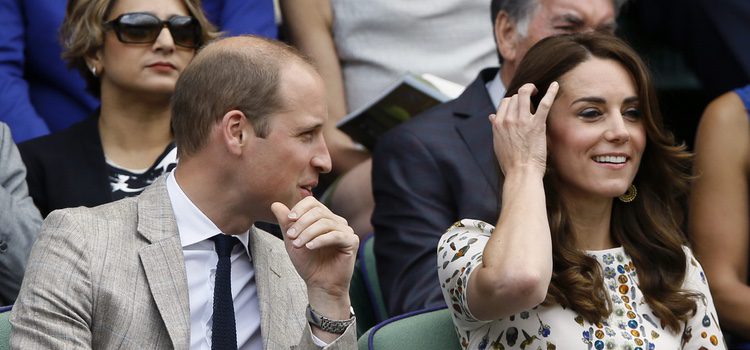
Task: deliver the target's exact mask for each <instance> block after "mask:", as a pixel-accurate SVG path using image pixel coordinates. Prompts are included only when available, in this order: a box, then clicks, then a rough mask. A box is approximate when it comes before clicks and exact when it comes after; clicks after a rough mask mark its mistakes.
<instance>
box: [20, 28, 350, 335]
mask: <svg viewBox="0 0 750 350" xmlns="http://www.w3.org/2000/svg"><path fill="white" fill-rule="evenodd" d="M172 115H173V118H172V128H173V131H174V134H175V142H176V143H177V149H178V154H179V164H178V166H177V168H176V169H175V170H174V171H173V172H172V173H169V174H167V175H166V176H165V177H163V178H161V179H160V180H159V181H157V182H156V183H154V184H153V185H152V186H151V187H149V188H148V189H146V190H145V191H144V192H143V193H142V194H141V195H140V196H139V197H136V198H128V199H124V200H121V201H118V202H114V203H109V204H105V205H102V206H99V207H95V208H75V209H65V210H59V211H55V212H53V213H51V214H50V215H49V216H48V217H47V219H46V221H45V223H44V225H43V228H42V232H41V233H40V238H39V240H38V242H37V244H35V246H34V248H33V250H32V253H31V258H30V262H29V267H28V271H27V276H26V279H25V280H24V283H23V286H22V288H21V293H20V296H19V298H18V301H17V303H16V306H15V307H14V309H13V314H12V316H11V323H12V325H13V332H12V336H11V345H12V346H13V348H19V349H62V348H65V349H89V348H95V349H168V348H174V349H188V348H190V349H217V348H226V349H236V348H239V349H290V348H291V349H297V348H299V349H314V348H315V349H317V348H319V346H323V347H324V348H326V349H347V348H355V347H356V335H355V333H356V325H355V324H354V316H353V315H352V314H351V313H350V310H351V308H350V302H349V296H348V289H349V281H350V278H351V274H352V271H353V268H354V259H355V257H356V252H357V247H358V243H359V241H358V239H357V236H356V235H355V234H354V232H353V230H352V229H351V228H350V227H349V226H348V225H347V223H346V221H345V220H344V219H342V218H341V217H338V216H336V215H334V214H333V213H331V212H330V211H329V210H328V209H327V208H326V207H325V206H323V205H322V204H320V203H319V202H318V201H317V200H315V198H313V197H312V196H311V191H312V188H313V187H314V186H315V185H316V184H317V181H318V174H319V173H322V172H327V171H330V169H331V159H330V156H329V154H328V150H327V148H326V145H325V141H324V140H323V136H322V127H323V124H324V122H325V120H326V118H327V110H326V104H325V92H324V87H323V83H322V80H321V79H320V76H319V75H318V74H317V73H316V72H315V70H314V69H313V68H312V66H311V65H310V64H308V63H307V62H306V61H305V60H304V59H303V58H301V57H300V56H299V55H298V54H297V53H296V52H295V51H294V50H293V49H291V48H289V47H287V46H285V45H284V44H281V43H278V42H274V41H271V40H267V39H261V38H257V37H234V38H228V39H223V40H220V41H217V42H214V43H211V44H209V45H208V46H206V47H205V48H204V49H202V50H201V51H200V52H199V53H198V54H197V55H196V56H195V58H194V59H193V62H191V64H190V65H189V66H188V67H187V68H186V69H185V71H184V72H183V73H182V75H181V76H180V78H179V80H178V82H177V85H176V88H175V94H174V96H173V106H172ZM290 208H291V209H290ZM256 221H276V222H278V223H279V224H280V226H281V228H282V230H283V231H284V240H283V241H282V240H280V239H278V238H276V237H273V236H272V235H270V234H269V233H267V232H264V231H262V230H260V229H258V228H256V227H255V226H254V223H255V222H256ZM226 235H231V236H232V237H236V238H238V242H237V243H238V244H236V245H234V248H233V249H232V250H231V252H227V255H226V256H224V259H226V258H227V257H229V259H228V260H225V261H231V262H230V263H228V264H230V266H231V273H230V276H231V288H230V289H229V292H228V293H230V295H228V297H229V298H231V302H230V304H233V306H230V307H229V309H230V310H231V311H229V312H231V313H233V314H234V315H235V316H234V317H232V318H231V319H232V322H231V323H232V326H231V327H229V326H227V327H226V328H224V326H221V327H220V326H217V327H214V325H216V324H217V322H218V321H217V320H218V319H221V320H225V319H224V317H225V316H226V312H227V310H226V309H222V306H221V304H220V303H221V302H220V301H217V300H219V299H218V296H219V295H220V294H222V293H223V292H219V290H220V284H221V285H223V284H222V283H223V282H222V283H220V282H219V279H220V277H219V276H220V275H221V272H220V271H221V270H222V268H224V269H226V266H224V267H222V265H221V261H222V257H218V258H217V253H216V252H219V251H221V250H222V249H221V247H220V246H221V244H219V242H218V241H222V240H227V237H226ZM229 240H234V239H232V238H230V239H229ZM211 241H216V242H217V243H216V252H214V245H213V243H212V242H211ZM229 247H230V248H231V247H232V244H229ZM219 255H221V253H219ZM217 260H218V262H219V264H218V266H217ZM214 267H216V268H215V269H214ZM227 287H229V286H227ZM225 291H226V290H225ZM212 299H213V302H212ZM217 305H218V306H217ZM219 309H221V310H223V311H222V312H224V314H222V315H223V316H217V310H219ZM222 322H224V321H222ZM235 323H236V324H235ZM220 324H222V325H226V323H220ZM230 328H231V331H230ZM233 332H236V334H234V333H233ZM227 341H228V342H227ZM225 342H227V344H229V343H231V345H227V347H220V346H219V345H217V344H220V343H225Z"/></svg>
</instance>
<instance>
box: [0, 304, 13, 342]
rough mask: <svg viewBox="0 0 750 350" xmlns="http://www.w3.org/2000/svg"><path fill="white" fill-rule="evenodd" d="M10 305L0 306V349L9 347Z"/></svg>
mask: <svg viewBox="0 0 750 350" xmlns="http://www.w3.org/2000/svg"><path fill="white" fill-rule="evenodd" d="M12 308H13V305H11V306H0V350H9V349H10V310H11V309H12Z"/></svg>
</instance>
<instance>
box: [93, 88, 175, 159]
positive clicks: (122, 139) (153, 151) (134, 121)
mask: <svg viewBox="0 0 750 350" xmlns="http://www.w3.org/2000/svg"><path fill="white" fill-rule="evenodd" d="M170 113H171V112H170V108H169V97H166V99H164V98H161V99H160V98H156V97H152V98H150V99H142V100H134V99H131V98H125V96H119V97H114V96H105V95H104V94H103V95H102V106H101V113H100V115H99V125H98V127H99V134H100V135H101V140H102V148H103V149H104V154H105V155H106V157H107V159H109V160H110V161H112V162H114V163H115V164H117V165H119V166H121V167H124V168H127V169H145V168H148V167H149V166H151V164H153V162H154V161H155V160H156V158H157V157H159V155H161V153H162V152H163V151H164V149H165V148H166V147H167V145H168V144H169V143H170V142H172V131H171V127H170V115H171V114H170Z"/></svg>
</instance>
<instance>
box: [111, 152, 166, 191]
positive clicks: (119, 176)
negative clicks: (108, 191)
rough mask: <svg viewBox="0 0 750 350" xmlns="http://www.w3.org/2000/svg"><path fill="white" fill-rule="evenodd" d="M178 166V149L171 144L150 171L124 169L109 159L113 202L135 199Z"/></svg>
mask: <svg viewBox="0 0 750 350" xmlns="http://www.w3.org/2000/svg"><path fill="white" fill-rule="evenodd" d="M176 165H177V148H176V147H175V144H174V143H170V144H169V145H168V146H167V148H166V149H165V150H164V152H162V154H161V155H160V156H159V157H158V158H156V161H154V164H152V165H151V166H150V167H149V168H148V169H141V170H133V169H124V168H121V167H119V166H118V165H117V164H115V163H113V162H112V161H111V160H110V159H107V174H108V176H109V184H110V186H111V187H112V200H119V199H123V198H125V197H133V196H137V195H139V194H140V193H141V192H143V189H145V188H146V187H148V185H151V184H152V183H153V182H154V181H156V179H158V178H159V176H162V175H163V174H165V173H167V172H169V171H171V170H172V169H174V167H175V166H176Z"/></svg>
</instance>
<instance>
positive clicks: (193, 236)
mask: <svg viewBox="0 0 750 350" xmlns="http://www.w3.org/2000/svg"><path fill="white" fill-rule="evenodd" d="M167 193H168V194H169V200H170V202H172V210H173V211H174V218H175V221H176V222H177V231H178V232H179V233H180V242H181V243H182V248H185V247H188V246H191V245H194V244H197V243H201V242H204V241H208V239H209V238H211V237H213V236H215V235H218V234H221V233H222V232H221V230H219V228H218V227H217V226H216V224H214V223H213V222H212V221H211V219H209V218H208V217H207V216H206V214H203V212H202V211H201V210H200V209H198V207H196V206H195V204H193V202H192V201H191V200H190V198H188V196H187V195H186V194H185V192H183V191H182V188H180V185H179V184H178V183H177V179H176V178H175V176H174V170H173V171H170V172H169V174H168V175H167ZM235 237H237V238H238V239H239V240H240V242H242V245H243V246H244V247H245V250H246V251H247V253H248V254H247V255H248V256H250V249H249V247H248V241H249V237H250V231H249V230H248V231H246V232H244V233H242V234H239V235H236V236H235ZM208 243H210V244H211V245H210V246H211V247H213V243H212V242H210V241H208Z"/></svg>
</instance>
